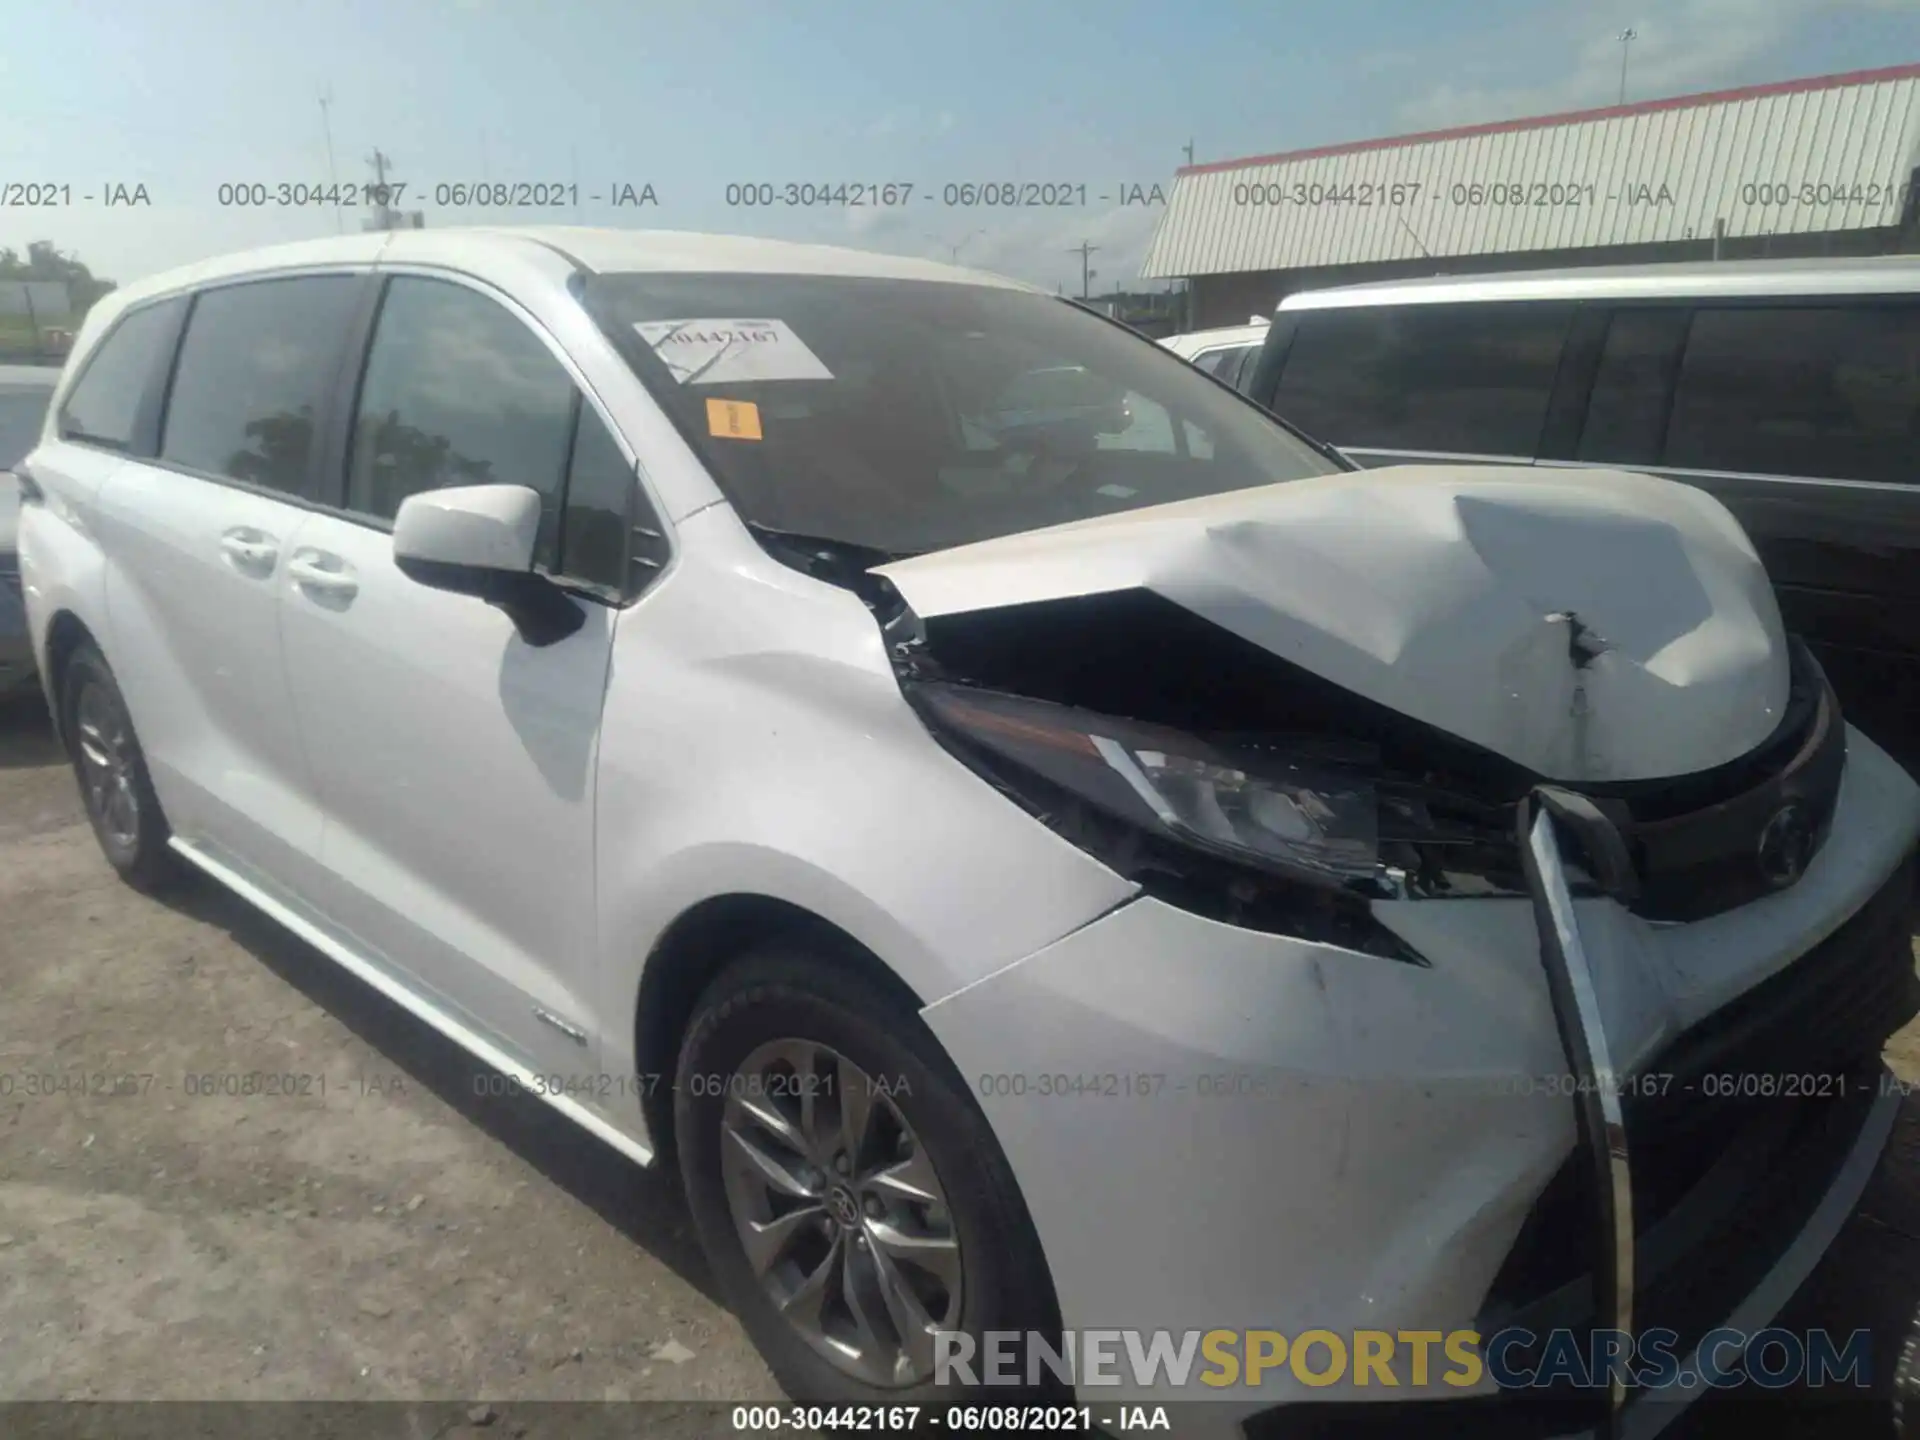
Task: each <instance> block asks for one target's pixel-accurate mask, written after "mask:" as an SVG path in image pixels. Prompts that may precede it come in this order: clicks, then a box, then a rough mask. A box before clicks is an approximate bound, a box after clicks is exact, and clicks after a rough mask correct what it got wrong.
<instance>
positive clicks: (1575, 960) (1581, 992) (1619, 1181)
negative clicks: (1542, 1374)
mask: <svg viewBox="0 0 1920 1440" xmlns="http://www.w3.org/2000/svg"><path fill="white" fill-rule="evenodd" d="M1518 809H1519V830H1520V851H1521V861H1522V865H1523V867H1524V869H1525V871H1526V878H1527V891H1528V893H1529V894H1530V895H1531V896H1532V898H1533V915H1534V923H1535V925H1536V926H1537V928H1538V930H1539V933H1540V963H1541V965H1542V967H1543V968H1544V969H1545V970H1546V972H1547V989H1548V992H1549V994H1550V995H1551V997H1552V1000H1553V1012H1554V1023H1555V1026H1556V1027H1557V1028H1558V1030H1559V1032H1560V1043H1561V1046H1562V1048H1564V1049H1565V1051H1566V1055H1567V1063H1568V1066H1569V1069H1570V1073H1571V1074H1572V1077H1573V1079H1574V1081H1575V1084H1574V1086H1573V1091H1574V1115H1575V1118H1576V1121H1577V1123H1578V1126H1579V1133H1580V1144H1581V1145H1582V1146H1584V1147H1585V1149H1586V1151H1587V1154H1588V1156H1589V1158H1590V1159H1591V1161H1592V1164H1593V1176H1594V1190H1593V1194H1594V1200H1595V1210H1596V1215H1595V1222H1596V1223H1595V1247H1594V1251H1595V1253H1594V1266H1593V1278H1594V1285H1593V1290H1594V1323H1595V1325H1596V1326H1601V1327H1605V1328H1609V1329H1612V1330H1614V1331H1615V1332H1617V1333H1619V1334H1626V1335H1630V1334H1632V1333H1633V1299H1634V1297H1633V1273H1634V1253H1633V1250H1634V1244H1633V1234H1634V1232H1633V1184H1632V1169H1631V1167H1630V1165H1629V1163H1628V1158H1627V1128H1626V1119H1625V1115H1624V1113H1623V1111H1622V1109H1621V1105H1620V1087H1619V1084H1618V1081H1617V1077H1616V1075H1615V1073H1614V1068H1613V1057H1612V1054H1611V1052H1610V1051H1609V1050H1608V1047H1607V1035H1606V1028H1605V1026H1604V1025H1603V1024H1602V1022H1601V1016H1600V1004H1599V997H1598V994H1597V992H1596V991H1595V988H1594V983H1593V971H1592V969H1591V967H1590V966H1589V964H1588V961H1587V952H1586V947H1585V945H1584V944H1583V943H1582V941H1581V938H1580V926H1579V922H1578V920H1577V919H1576V917H1575V915H1574V911H1573V893H1572V890H1571V888H1570V887H1569V886H1568V884H1567V872H1566V865H1565V863H1564V861H1563V859H1562V855H1561V848H1560V830H1559V827H1560V826H1562V825H1564V826H1565V827H1566V828H1567V829H1568V830H1569V831H1571V832H1572V834H1573V835H1574V836H1575V838H1576V839H1578V840H1579V841H1580V842H1582V843H1581V848H1582V850H1583V851H1584V852H1585V856H1586V858H1587V860H1588V864H1589V867H1590V868H1591V869H1592V870H1593V871H1594V872H1595V875H1594V878H1595V879H1596V880H1597V881H1598V882H1599V883H1600V885H1601V888H1602V889H1604V890H1606V891H1608V892H1609V893H1612V894H1616V895H1623V896H1624V895H1625V894H1627V893H1630V892H1631V889H1632V887H1633V884H1634V873H1633V869H1632V865H1631V862H1630V861H1629V859H1628V857H1627V853H1626V846H1625V843H1624V841H1622V839H1621V837H1620V832H1619V831H1618V830H1617V829H1615V828H1614V826H1613V824H1612V822H1611V821H1610V820H1608V819H1607V817H1606V816H1605V815H1604V814H1602V813H1601V812H1600V810H1599V809H1598V808H1597V807H1595V806H1594V804H1593V803H1592V802H1591V801H1589V800H1587V799H1586V798H1585V797H1583V796H1580V795H1576V794H1573V793H1572V792H1569V791H1565V790H1561V789H1558V788H1556V787H1554V786H1549V785H1542V786H1539V787H1537V788H1536V789H1535V790H1534V791H1533V793H1532V794H1531V795H1529V796H1528V797H1527V798H1526V799H1525V800H1523V801H1522V802H1521V803H1520V805H1519V807H1518ZM1625 1403H1626V1383H1625V1380H1624V1379H1623V1378H1622V1375H1621V1373H1620V1370H1619V1368H1618V1367H1616V1368H1615V1369H1614V1371H1613V1373H1612V1375H1611V1376H1610V1377H1609V1379H1608V1386H1607V1405H1606V1413H1605V1416H1604V1417H1603V1418H1602V1420H1601V1424H1600V1428H1599V1430H1598V1431H1597V1432H1596V1436H1597V1440H1616V1437H1617V1436H1618V1435H1619V1433H1620V1415H1621V1408H1622V1407H1623V1406H1624V1405H1625Z"/></svg>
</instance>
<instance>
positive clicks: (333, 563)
mask: <svg viewBox="0 0 1920 1440" xmlns="http://www.w3.org/2000/svg"><path fill="white" fill-rule="evenodd" d="M287 577H288V578H289V579H290V580H292V581H293V583H294V584H295V585H297V586H299V587H300V589H301V590H303V591H304V592H306V594H307V595H309V596H310V597H312V598H313V599H315V600H320V601H331V602H333V603H335V604H341V603H344V602H345V601H348V600H351V599H353V597H354V596H355V595H357V594H359V593H360V582H359V581H358V580H357V579H355V578H354V573H353V567H352V566H351V565H349V564H347V562H346V561H345V560H342V559H341V558H340V557H339V556H338V555H329V554H328V553H327V552H326V551H324V550H300V551H297V552H295V554H294V557H293V559H291V560H289V561H288V562H287Z"/></svg>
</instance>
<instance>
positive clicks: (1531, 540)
mask: <svg viewBox="0 0 1920 1440" xmlns="http://www.w3.org/2000/svg"><path fill="white" fill-rule="evenodd" d="M877 573H879V574H882V575H885V576H886V577H887V578H888V579H889V580H891V581H892V582H893V584H894V585H895V587H896V588H897V589H898V590H899V591H900V593H901V594H902V595H903V596H904V597H905V598H906V600H907V603H908V604H910V605H911V606H912V607H913V608H914V610H915V611H917V612H918V613H919V614H921V615H922V616H924V617H926V618H928V619H934V618H937V617H939V616H942V615H953V614H961V613H965V612H968V611H975V610H986V609H992V608H998V607H1002V606H1009V605H1019V604H1025V603H1031V602H1035V601H1043V600H1058V599H1063V598H1067V597H1072V596H1082V595H1098V594H1103V593H1111V592H1115V591H1121V590H1130V589H1136V588H1137V589H1146V590H1150V591H1153V592H1156V593H1157V594H1159V595H1160V596H1162V597H1164V598H1165V599H1167V600H1170V601H1172V602H1174V603H1175V604H1177V605H1180V606H1183V607H1185V608H1186V609H1188V610H1190V611H1192V612H1193V613H1195V614H1197V615H1199V616H1201V617H1203V618H1204V619H1206V620H1209V621H1211V622H1213V623H1214V624H1217V625H1220V626H1222V627H1224V628H1225V629H1227V630H1230V631H1232V632H1233V633H1235V634H1237V635H1239V636H1240V637H1241V638H1242V639H1244V640H1247V641H1250V642H1251V643H1253V644H1255V645H1258V646H1260V647H1262V648H1263V649H1266V650H1268V651H1270V652H1272V653H1273V654H1275V655H1278V656H1280V657H1282V658H1283V659H1285V660H1288V661H1291V662H1293V663H1294V664H1296V665H1299V666H1301V667H1302V668H1304V669H1307V670H1310V671H1312V672H1313V673H1315V674H1317V675H1320V676H1322V677H1324V678H1325V679H1327V680H1330V681H1332V682H1333V683H1335V684H1337V685H1340V686H1342V687H1343V688H1345V689H1347V690H1350V691H1352V692H1353V693H1355V694H1357V695H1361V696H1364V697H1366V698H1367V699H1369V700H1373V701H1376V702H1378V703H1380V704H1382V705H1386V706H1388V707H1390V708H1392V709H1394V710H1397V711H1399V712H1401V713H1403V714H1406V715H1410V716H1413V717H1415V718H1417V719H1419V720H1422V721H1425V722H1426V723H1428V724H1430V725H1433V726H1435V727H1437V728H1439V729H1441V730H1444V731H1446V732H1448V733H1450V734H1452V735H1455V736H1458V737H1459V738H1461V739H1463V740H1468V741H1471V742H1473V743H1475V744H1477V745H1480V746H1482V747H1484V748H1486V749H1488V750H1492V751H1494V752H1496V753H1498V754H1500V755H1503V756H1505V757H1507V758H1508V759H1510V760H1513V761H1515V762H1517V763H1518V764H1520V765H1523V766H1525V767H1527V768H1528V769H1529V770H1532V771H1533V772H1535V773H1536V774H1539V775H1542V776H1545V777H1547V778H1550V779H1556V780H1566V781H1617V780H1640V779H1649V778H1655V777H1662V776H1673V775H1683V774H1689V773H1692V772H1694V771H1699V770H1707V769H1711V768H1713V767H1714V766H1716V765H1721V764H1724V763H1726V762H1727V761H1730V760H1734V759H1737V758H1738V757H1739V756H1741V755H1743V754H1745V753H1746V752H1747V751H1749V750H1751V749H1753V748H1754V747H1755V746H1757V745H1759V744H1760V743H1761V742H1762V741H1763V740H1765V739H1766V738H1767V737H1768V736H1769V735H1770V734H1771V733H1772V732H1773V730H1774V728H1775V727H1776V726H1777V725H1778V724H1779V722H1780V718H1781V715H1782V713H1783V711H1784V708H1785V706H1786V703H1787V691H1788V657H1787V649H1786V643H1785V638H1784V635H1783V632H1782V630H1781V625H1780V613H1779V609H1778V607H1777V605H1776V604H1775V601H1774V598H1773V593H1772V590H1771V589H1770V588H1769V586H1768V583H1767V577H1766V573H1765V571H1764V570H1763V569H1762V567H1761V565H1760V561H1759V558H1758V556H1756V555H1755V553H1754V550H1753V546H1752V544H1751V543H1750V542H1749V541H1748V539H1747V537H1746V534H1745V532H1744V531H1742V530H1741V528H1740V526H1739V524H1738V522H1737V521H1735V520H1734V518H1733V516H1732V515H1730V514H1729V513H1728V512H1727V510H1726V508H1725V507H1724V506H1722V505H1721V504H1720V502H1719V501H1717V500H1715V499H1714V498H1713V497H1712V496H1710V495H1708V494H1706V493H1705V492H1704V491H1701V490H1697V489H1694V488H1692V487H1690V486H1685V485H1679V484H1675V483H1673V482H1670V481H1665V480H1658V479H1655V478H1653V477H1652V476H1648V475H1637V474H1631V473H1628V472H1625V471H1615V470H1573V469H1566V470H1558V469H1545V468H1539V469H1521V468H1516V467H1508V466H1453V465H1405V466H1395V467H1392V468H1388V469H1380V470H1366V471H1360V472H1356V473H1346V474H1338V475H1326V476H1319V477H1315V478H1312V479H1307V480H1296V481H1291V482H1287V483H1283V484H1278V485H1270V486H1263V487H1261V488H1259V489H1253V490H1241V491H1235V492H1231V493H1229V494H1225V495H1214V496H1207V497H1204V498H1201V499H1198V500H1191V501H1182V502H1178V503H1175V504H1171V505H1161V506H1154V507H1151V508H1147V509H1141V510H1132V511H1127V512H1124V513H1121V514H1117V515H1111V516H1102V517H1099V518H1096V519H1092V520H1086V521H1079V522H1076V523H1074V524H1070V525H1062V526H1056V527H1053V528H1051V529H1047V530H1036V531H1030V532H1028V533H1025V534H1021V535H1011V536H1007V537H1005V538H1003V539H999V540H990V541H986V542H983V543H980V544H976V545H967V546H962V547H960V548H957V549H953V550H943V551H939V552H936V553H934V554H929V555H922V556H918V557H916V558H914V559H911V560H903V561H899V562H896V563H894V564H890V565H885V566H881V567H879V570H878V572H877Z"/></svg>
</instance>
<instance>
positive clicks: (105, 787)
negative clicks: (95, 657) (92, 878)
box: [74, 681, 140, 849]
mask: <svg viewBox="0 0 1920 1440" xmlns="http://www.w3.org/2000/svg"><path fill="white" fill-rule="evenodd" d="M74 713H75V730H76V732H77V733H76V735H75V741H76V746H77V749H78V750H79V754H80V777H81V785H82V789H83V790H84V792H85V794H86V800H87V810H88V813H90V814H91V815H92V816H93V818H94V820H95V822H96V823H97V824H98V825H99V826H100V829H101V830H102V831H103V832H104V833H105V835H106V836H107V838H108V839H109V840H110V841H111V842H112V843H113V844H115V845H117V846H119V847H121V848H122V849H128V848H131V847H132V846H133V845H135V844H136V843H137V842H138V840H139V838H140V795H139V791H138V790H137V789H136V788H135V785H134V752H133V727H132V726H131V725H130V724H129V723H128V721H127V715H126V711H125V710H124V709H123V708H122V707H121V706H120V705H119V704H118V703H117V702H116V701H115V700H114V698H113V696H112V695H111V694H110V693H108V691H107V689H106V687H105V686H103V685H101V684H99V683H98V682H97V681H90V682H89V683H88V684H87V685H86V687H85V688H84V689H83V690H82V691H81V692H80V703H79V704H78V705H77V706H75V707H74Z"/></svg>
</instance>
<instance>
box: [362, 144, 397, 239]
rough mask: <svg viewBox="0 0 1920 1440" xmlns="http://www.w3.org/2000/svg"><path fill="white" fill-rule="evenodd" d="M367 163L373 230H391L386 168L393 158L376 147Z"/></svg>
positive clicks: (390, 204)
mask: <svg viewBox="0 0 1920 1440" xmlns="http://www.w3.org/2000/svg"><path fill="white" fill-rule="evenodd" d="M367 163H368V164H369V165H371V166H373V221H374V223H373V228H374V229H376V230H391V229H393V206H392V203H391V196H390V192H389V191H388V189H387V167H388V166H389V165H391V164H392V163H393V157H392V156H391V155H388V154H386V153H384V152H383V151H382V150H381V149H380V147H379V146H377V145H376V146H375V147H374V150H373V155H372V157H371V158H370V159H368V161H367Z"/></svg>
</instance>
